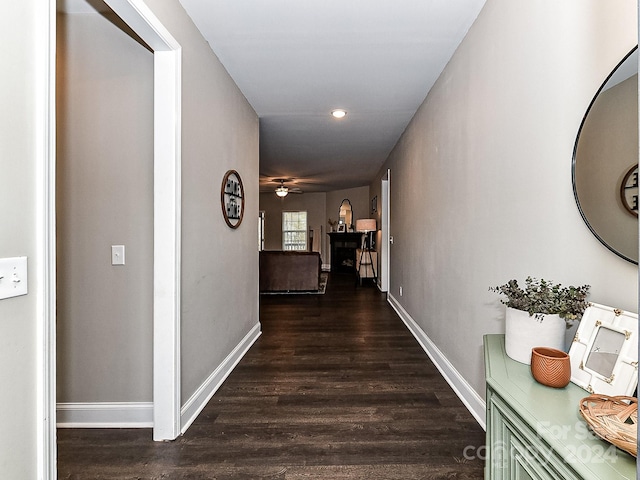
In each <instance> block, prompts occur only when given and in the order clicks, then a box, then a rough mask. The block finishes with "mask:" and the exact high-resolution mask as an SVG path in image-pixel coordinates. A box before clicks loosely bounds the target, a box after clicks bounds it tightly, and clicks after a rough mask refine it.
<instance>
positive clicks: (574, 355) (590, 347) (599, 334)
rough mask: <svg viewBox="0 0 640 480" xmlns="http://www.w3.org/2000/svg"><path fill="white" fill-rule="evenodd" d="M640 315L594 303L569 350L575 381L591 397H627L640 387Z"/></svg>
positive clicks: (591, 304)
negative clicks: (639, 355) (595, 394)
mask: <svg viewBox="0 0 640 480" xmlns="http://www.w3.org/2000/svg"><path fill="white" fill-rule="evenodd" d="M637 335H638V315H637V314H636V313H631V312H625V311H622V310H619V309H617V308H613V307H608V306H606V305H599V304H597V303H590V304H589V307H588V308H587V309H586V310H585V312H584V315H583V316H582V320H580V325H579V326H578V330H577V332H576V335H575V337H574V339H573V342H572V343H571V348H570V349H569V357H570V358H571V381H572V382H573V383H575V384H576V385H578V386H580V387H582V388H584V389H585V390H587V391H588V392H590V393H597V394H602V395H610V396H615V395H626V396H630V395H632V394H633V393H634V391H635V389H636V387H637V385H638V337H637Z"/></svg>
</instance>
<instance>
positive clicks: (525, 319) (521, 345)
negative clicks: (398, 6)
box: [505, 307, 567, 365]
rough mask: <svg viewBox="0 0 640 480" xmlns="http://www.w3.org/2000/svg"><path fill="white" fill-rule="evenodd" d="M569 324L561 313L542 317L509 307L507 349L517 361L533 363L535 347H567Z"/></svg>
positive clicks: (506, 336)
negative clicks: (561, 316) (532, 352)
mask: <svg viewBox="0 0 640 480" xmlns="http://www.w3.org/2000/svg"><path fill="white" fill-rule="evenodd" d="M566 330H567V325H566V323H565V321H564V320H563V319H562V318H560V316H559V315H544V317H543V318H542V319H540V318H537V317H536V316H535V315H533V316H529V313H528V312H525V311H523V310H516V309H515V308H510V307H507V312H506V323H505V349H506V351H507V355H508V356H509V357H510V358H512V359H513V360H516V361H517V362H521V363H525V364H527V365H530V364H531V350H532V349H533V348H534V347H549V348H555V349H557V350H564V348H565V332H566Z"/></svg>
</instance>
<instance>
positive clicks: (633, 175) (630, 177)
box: [620, 164, 638, 217]
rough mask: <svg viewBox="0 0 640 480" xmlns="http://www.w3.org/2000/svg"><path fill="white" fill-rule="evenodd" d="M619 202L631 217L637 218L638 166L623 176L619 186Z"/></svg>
mask: <svg viewBox="0 0 640 480" xmlns="http://www.w3.org/2000/svg"><path fill="white" fill-rule="evenodd" d="M620 200H621V201H622V205H624V208H626V209H627V211H628V212H629V213H630V214H631V215H633V216H635V217H637V216H638V164H635V165H634V166H633V167H631V168H630V169H629V171H628V172H627V173H626V175H625V176H624V179H623V180H622V183H621V184H620Z"/></svg>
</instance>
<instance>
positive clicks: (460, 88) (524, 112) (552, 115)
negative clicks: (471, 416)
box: [372, 0, 638, 395]
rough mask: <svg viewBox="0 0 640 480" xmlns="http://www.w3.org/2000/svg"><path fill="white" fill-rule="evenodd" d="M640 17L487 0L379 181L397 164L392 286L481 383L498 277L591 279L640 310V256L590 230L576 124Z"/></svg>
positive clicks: (605, 297)
mask: <svg viewBox="0 0 640 480" xmlns="http://www.w3.org/2000/svg"><path fill="white" fill-rule="evenodd" d="M635 22H636V2H634V1H631V0H625V1H620V2H614V3H611V2H604V1H601V0H588V1H585V0H572V1H567V2H562V4H559V3H557V2H551V1H547V2H513V1H511V0H488V1H487V3H486V5H485V7H484V9H483V11H482V12H481V14H480V16H479V18H478V19H477V21H476V22H475V24H474V25H473V27H472V28H471V30H470V31H469V33H468V35H467V37H466V38H465V40H464V41H463V42H462V44H461V45H460V47H459V48H458V50H457V51H456V53H455V55H454V57H453V58H452V60H451V61H450V62H449V64H448V65H447V67H446V69H445V71H444V72H443V74H442V75H441V77H440V78H439V80H438V81H437V83H436V85H435V86H434V88H433V89H432V90H431V91H430V93H429V94H428V96H427V98H426V99H425V101H424V103H423V104H422V106H421V107H420V109H419V110H418V112H417V113H416V115H415V117H414V118H413V120H412V121H411V123H410V125H409V126H408V128H407V129H406V131H405V132H404V134H403V135H402V137H401V139H400V140H399V142H398V144H397V145H396V147H395V148H394V150H393V151H392V153H391V155H390V157H389V159H388V161H387V162H386V164H385V165H384V167H383V168H382V169H381V170H380V172H379V175H378V178H376V179H375V181H374V182H373V184H372V195H375V194H376V192H379V188H380V187H379V181H380V177H381V176H382V175H383V173H384V172H386V169H387V168H390V169H391V182H390V189H391V228H390V229H391V235H393V236H394V240H395V243H394V245H392V247H391V266H390V268H391V275H390V281H391V284H390V290H389V293H390V294H391V295H393V296H394V297H395V298H396V299H397V300H398V301H399V303H400V304H401V305H402V307H403V308H404V309H405V310H406V311H407V312H408V313H409V315H411V316H412V318H413V319H414V320H415V321H416V322H417V323H418V324H419V325H420V327H421V328H422V329H423V330H424V331H425V333H426V334H427V335H428V336H429V337H430V338H431V339H432V340H433V341H434V342H435V344H436V345H437V346H438V348H439V349H440V350H441V351H442V352H443V353H444V354H445V355H446V357H447V358H448V360H449V361H450V362H451V363H452V364H453V366H454V367H455V368H456V369H457V370H458V371H459V372H460V373H461V374H462V376H463V377H464V378H465V379H466V380H467V382H469V384H470V385H471V387H472V388H473V389H475V391H476V392H477V393H478V394H480V395H483V394H484V371H483V366H482V336H483V334H486V333H492V332H503V331H504V310H503V306H502V305H501V304H500V303H499V301H498V297H497V296H496V295H495V294H493V293H491V292H488V290H487V289H488V287H489V286H492V285H497V284H500V283H502V282H504V281H506V280H509V279H510V278H516V279H521V280H524V278H525V277H526V276H527V275H532V276H537V277H543V278H548V279H552V280H555V281H558V282H562V283H565V284H574V285H575V284H584V283H589V284H591V285H592V294H591V297H590V299H591V300H593V301H595V302H598V303H603V304H606V305H612V306H616V307H618V308H622V309H627V310H631V311H637V274H638V269H637V266H635V265H632V264H630V263H627V262H625V261H623V260H621V259H620V258H618V257H617V256H615V255H614V254H612V253H611V252H609V251H608V250H607V249H605V248H604V247H603V246H602V245H601V244H600V243H599V242H598V241H597V240H596V238H595V237H594V236H593V235H591V233H590V232H589V230H588V229H587V227H586V226H585V225H584V223H583V221H582V218H581V217H580V214H579V212H578V209H577V207H576V204H575V202H574V198H573V193H572V188H571V157H572V151H573V145H574V141H575V136H576V133H577V130H578V127H579V125H580V122H581V120H582V117H583V115H584V113H585V110H586V108H587V106H588V105H589V102H590V101H591V98H592V97H593V95H594V93H595V91H596V90H597V88H598V87H599V86H600V84H601V83H602V81H603V80H604V78H605V77H606V75H607V74H608V73H609V72H610V71H611V69H612V68H613V67H614V66H615V65H616V64H617V63H618V62H619V61H620V59H621V58H622V57H623V56H624V54H626V53H627V52H628V51H629V50H630V49H631V47H632V46H633V45H634V44H635V42H636V41H637V37H636V29H637V25H636V23H635ZM378 196H379V193H378ZM400 286H402V287H403V290H404V294H403V296H402V297H400V296H399V288H400Z"/></svg>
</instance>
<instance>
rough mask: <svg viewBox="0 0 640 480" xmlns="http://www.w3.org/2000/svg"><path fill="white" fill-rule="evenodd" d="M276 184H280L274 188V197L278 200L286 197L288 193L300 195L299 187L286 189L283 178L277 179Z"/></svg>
mask: <svg viewBox="0 0 640 480" xmlns="http://www.w3.org/2000/svg"><path fill="white" fill-rule="evenodd" d="M275 181H276V182H280V185H279V186H278V187H277V188H276V190H275V191H276V195H277V196H279V197H280V198H284V197H286V196H287V195H288V194H290V193H302V190H300V188H299V187H287V186H286V185H285V184H284V182H285V179H284V178H279V179H276V180H275Z"/></svg>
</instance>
